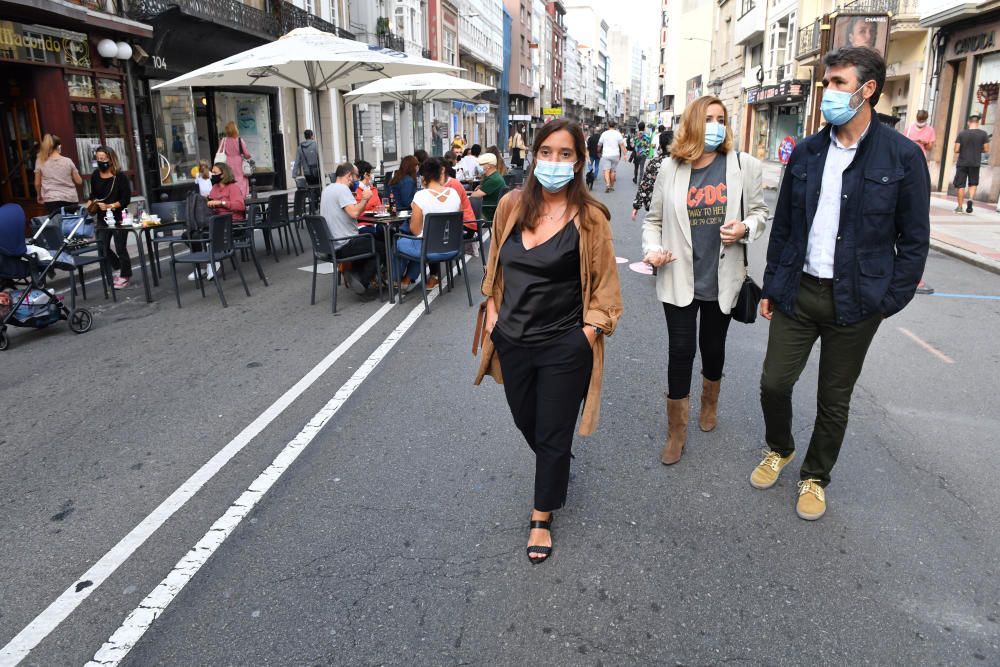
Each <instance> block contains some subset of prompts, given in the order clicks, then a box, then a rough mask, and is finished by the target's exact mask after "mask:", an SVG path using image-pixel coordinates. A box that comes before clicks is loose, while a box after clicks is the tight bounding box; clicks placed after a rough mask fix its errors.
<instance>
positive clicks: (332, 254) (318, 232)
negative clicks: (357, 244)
mask: <svg viewBox="0 0 1000 667" xmlns="http://www.w3.org/2000/svg"><path fill="white" fill-rule="evenodd" d="M305 223H306V231H308V232H309V238H310V240H311V241H312V247H313V273H312V296H311V297H310V300H309V303H310V304H311V305H315V304H316V274H317V272H318V271H317V270H318V267H319V263H320V262H321V261H323V262H330V263H331V264H333V296H332V304H333V313H334V314H336V313H337V283H338V282H339V278H340V271H339V270H338V268H337V265H338V264H339V263H340V262H354V261H358V260H362V259H371V258H372V257H374V258H375V270H376V274H375V275H377V276H381V275H382V260H381V259H380V258H379V256H378V253H377V252H376V251H375V235H374V234H361V235H360V236H361V238H366V237H367V238H368V240H369V241H370V242H371V252H365V253H361V254H355V255H344V254H338V253H337V251H336V243H337V241H349V240H351V239H354V238H358V237H355V236H348V237H344V238H330V230H329V228H327V226H326V218H324V217H323V216H321V215H307V216H306V217H305ZM378 298H379V300H381V299H382V281H381V280H379V281H378Z"/></svg>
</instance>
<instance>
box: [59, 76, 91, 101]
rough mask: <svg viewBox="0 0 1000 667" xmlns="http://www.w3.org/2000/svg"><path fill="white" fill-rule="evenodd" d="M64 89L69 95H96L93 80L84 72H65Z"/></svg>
mask: <svg viewBox="0 0 1000 667" xmlns="http://www.w3.org/2000/svg"><path fill="white" fill-rule="evenodd" d="M66 90H67V91H68V92H69V96H70V97H96V96H95V95H94V80H93V79H92V78H91V77H89V76H87V75H86V74H67V75H66Z"/></svg>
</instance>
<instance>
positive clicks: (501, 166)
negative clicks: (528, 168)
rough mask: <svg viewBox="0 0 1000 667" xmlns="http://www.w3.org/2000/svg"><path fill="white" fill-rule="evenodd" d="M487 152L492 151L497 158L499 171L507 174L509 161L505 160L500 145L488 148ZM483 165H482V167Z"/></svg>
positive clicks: (503, 174)
mask: <svg viewBox="0 0 1000 667" xmlns="http://www.w3.org/2000/svg"><path fill="white" fill-rule="evenodd" d="M486 152H487V153H491V154H492V155H493V156H494V157H496V159H497V171H498V172H500V175H501V176H506V175H507V163H506V162H504V160H503V153H501V152H500V147H499V146H490V147H489V148H487V149H486ZM481 166H482V165H480V167H481Z"/></svg>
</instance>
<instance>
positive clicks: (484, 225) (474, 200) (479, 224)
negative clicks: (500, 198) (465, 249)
mask: <svg viewBox="0 0 1000 667" xmlns="http://www.w3.org/2000/svg"><path fill="white" fill-rule="evenodd" d="M469 203H470V204H472V212H473V214H474V215H475V216H476V231H475V232H474V233H473V235H472V237H471V238H469V239H466V240H469V241H475V242H476V243H478V244H479V259H480V260H482V262H483V268H484V269H485V268H486V249H487V248H488V247H489V246H488V245H487V243H486V232H487V231H489V230H491V229H493V223H492V222H491V221H490V220H487V219H486V218H485V217H484V216H483V198H482V197H469Z"/></svg>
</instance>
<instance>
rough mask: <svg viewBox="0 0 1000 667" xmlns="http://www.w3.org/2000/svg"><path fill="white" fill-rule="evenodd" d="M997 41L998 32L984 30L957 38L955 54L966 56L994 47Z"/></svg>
mask: <svg viewBox="0 0 1000 667" xmlns="http://www.w3.org/2000/svg"><path fill="white" fill-rule="evenodd" d="M995 43H996V32H995V31H990V32H983V33H979V34H978V35H970V36H969V37H963V38H960V39H956V40H955V49H954V52H955V55H956V56H964V55H966V54H969V53H976V52H978V51H985V50H986V49H992V48H993V47H994V45H995Z"/></svg>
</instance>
